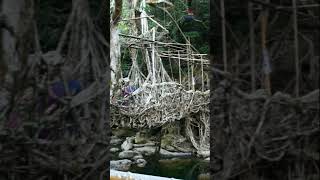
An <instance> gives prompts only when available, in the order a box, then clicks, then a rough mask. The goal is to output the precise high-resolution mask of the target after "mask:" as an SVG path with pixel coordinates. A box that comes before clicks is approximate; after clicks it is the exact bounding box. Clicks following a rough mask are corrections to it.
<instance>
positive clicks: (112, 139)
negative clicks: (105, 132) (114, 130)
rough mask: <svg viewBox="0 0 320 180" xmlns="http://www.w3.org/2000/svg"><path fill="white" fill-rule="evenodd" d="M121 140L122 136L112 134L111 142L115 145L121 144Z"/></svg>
mask: <svg viewBox="0 0 320 180" xmlns="http://www.w3.org/2000/svg"><path fill="white" fill-rule="evenodd" d="M121 141H122V140H121V139H120V138H118V137H117V136H112V137H111V140H110V144H111V145H113V146H116V145H118V144H120V143H121Z"/></svg>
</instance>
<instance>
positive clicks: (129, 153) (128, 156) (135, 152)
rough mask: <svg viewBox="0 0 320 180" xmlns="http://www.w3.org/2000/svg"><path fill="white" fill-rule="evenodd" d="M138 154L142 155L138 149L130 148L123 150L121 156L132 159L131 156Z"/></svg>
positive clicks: (121, 157)
mask: <svg viewBox="0 0 320 180" xmlns="http://www.w3.org/2000/svg"><path fill="white" fill-rule="evenodd" d="M137 155H140V153H139V152H137V151H131V150H128V151H122V152H121V153H119V158H120V159H130V158H133V157H134V156H137Z"/></svg>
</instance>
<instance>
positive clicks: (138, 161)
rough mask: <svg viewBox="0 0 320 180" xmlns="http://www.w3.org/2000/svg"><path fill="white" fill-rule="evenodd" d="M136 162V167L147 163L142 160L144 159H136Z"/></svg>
mask: <svg viewBox="0 0 320 180" xmlns="http://www.w3.org/2000/svg"><path fill="white" fill-rule="evenodd" d="M136 163H137V166H138V167H145V166H146V164H147V161H146V160H144V159H137V160H136Z"/></svg>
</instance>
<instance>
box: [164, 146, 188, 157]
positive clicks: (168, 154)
mask: <svg viewBox="0 0 320 180" xmlns="http://www.w3.org/2000/svg"><path fill="white" fill-rule="evenodd" d="M160 154H161V156H164V157H188V156H192V153H184V152H170V151H167V150H165V149H162V148H161V149H160Z"/></svg>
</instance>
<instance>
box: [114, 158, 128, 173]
mask: <svg viewBox="0 0 320 180" xmlns="http://www.w3.org/2000/svg"><path fill="white" fill-rule="evenodd" d="M131 165H132V161H130V160H129V159H122V160H116V161H110V169H114V170H119V171H129V169H130V167H131Z"/></svg>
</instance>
